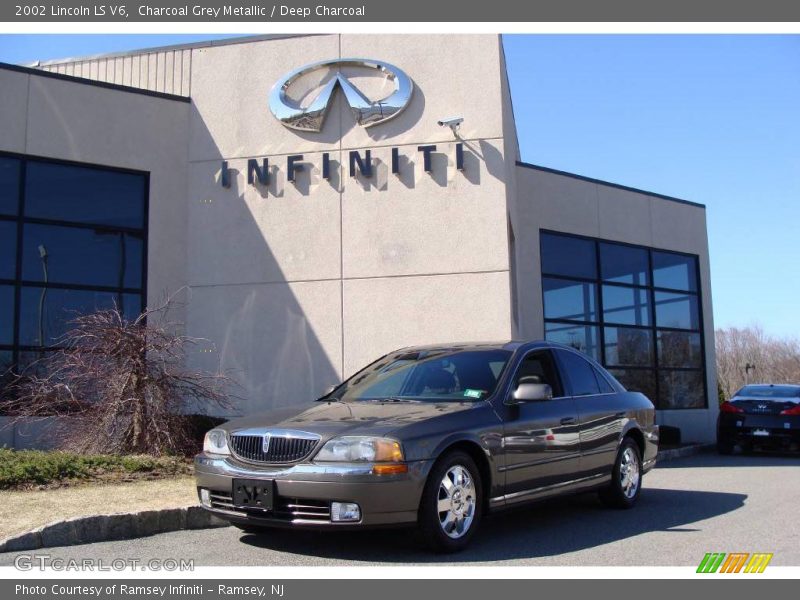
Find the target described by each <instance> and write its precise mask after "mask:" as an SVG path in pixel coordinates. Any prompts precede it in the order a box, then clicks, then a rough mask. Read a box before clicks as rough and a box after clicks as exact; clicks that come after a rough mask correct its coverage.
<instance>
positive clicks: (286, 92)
mask: <svg viewBox="0 0 800 600" xmlns="http://www.w3.org/2000/svg"><path fill="white" fill-rule="evenodd" d="M343 69H350V70H351V71H355V72H358V71H359V70H360V71H366V72H369V73H371V74H375V75H380V76H383V78H384V80H385V82H386V83H387V84H388V86H389V87H390V93H389V94H388V95H386V96H383V97H380V98H375V99H372V98H369V97H367V95H366V94H364V93H363V92H362V91H361V90H360V89H359V88H358V87H357V86H356V85H355V84H353V83H352V82H351V81H350V79H349V78H348V76H347V75H346V74H345V73H343ZM320 72H322V73H324V75H323V79H321V80H320V81H319V85H318V86H316V87H318V88H319V89H314V90H310V93H309V94H307V95H306V98H307V100H308V102H307V103H305V104H301V103H299V102H297V101H296V100H293V99H292V88H293V87H297V86H298V82H301V81H303V79H304V78H312V77H313V76H314V75H318V74H319V73H320ZM337 92H341V94H342V95H343V96H344V98H345V101H346V103H347V105H348V107H349V108H350V114H351V115H352V117H353V120H354V122H355V123H356V125H357V126H360V127H364V128H369V127H375V126H377V125H381V124H382V123H385V122H387V121H389V120H391V119H394V118H395V117H397V116H398V115H400V114H401V113H402V112H403V111H404V110H405V108H406V107H407V106H408V105H409V103H410V102H411V98H412V95H413V92H414V83H413V81H412V80H411V78H410V77H409V76H408V75H406V73H405V72H404V71H403V70H401V69H400V68H398V67H396V66H394V65H392V64H390V63H387V62H385V61H378V60H372V59H366V58H342V59H336V60H326V61H319V62H316V63H311V64H309V65H305V66H303V67H300V68H299V69H296V70H294V71H291V72H289V73H288V74H287V75H285V76H284V77H283V78H281V79H280V80H279V81H278V82H276V83H275V85H274V86H273V87H272V90H271V91H270V94H269V108H270V112H272V114H273V116H274V117H275V118H276V119H277V120H278V121H280V122H281V123H282V124H283V125H285V126H286V127H288V128H289V129H293V130H297V131H302V132H314V133H319V132H320V131H321V130H322V127H323V125H324V123H325V119H326V117H327V116H328V112H329V111H330V108H331V106H332V104H333V99H334V95H335V94H336V93H337ZM449 146H452V147H449ZM345 152H346V158H345V157H344V153H345ZM345 152H343V157H342V162H344V164H343V165H340V164H339V161H337V160H335V159H334V158H332V153H331V152H323V153H322V155H321V158H320V162H319V164H317V165H313V166H314V167H316V168H317V169H318V171H319V173H320V174H321V177H322V179H324V180H327V181H330V180H331V177H332V175H333V173H334V169H336V168H339V167H342V166H343V167H345V169H346V172H347V173H348V175H349V176H350V177H357V176H359V175H360V176H362V177H364V178H367V179H370V178H372V177H373V176H374V174H375V170H376V169H375V167H376V165H378V164H382V163H383V164H388V166H389V169H388V171H389V172H390V173H391V174H393V175H400V174H401V171H402V170H403V169H404V168H405V167H404V166H403V163H404V162H405V163H415V162H416V161H414V160H413V159H412V158H411V157H408V156H404V155H401V151H400V148H399V147H392V148H390V149H389V153H388V157H386V158H384V159H383V160H381V159H380V158H377V157H375V156H373V153H372V150H349V151H345ZM417 152H418V155H419V161H420V162H421V165H422V169H423V171H424V172H426V173H431V172H432V171H433V168H434V167H433V154H434V153H437V152H445V153H447V155H448V162H450V161H451V160H452V162H453V163H454V164H455V168H456V169H457V170H458V171H463V170H464V154H465V149H464V143H463V142H457V143H455V144H451V145H448V148H446V149H445V148H444V147H441V145H440V146H437V145H436V144H425V145H421V146H418V147H417ZM404 159H405V160H404ZM281 160H282V161H285V162H284V163H283V164H284V165H285V176H286V180H287V181H290V182H296V180H297V176H298V174H299V173H301V172H302V171H304V170H306V169H308V168H309V167H310V166H311V165H310V164H309V163H307V162H306V161H305V157H304V155H303V154H290V155H288V156H287V157H286V158H285V159H281ZM272 164H273V165H274V164H275V163H274V162H273V163H272ZM270 166H271V163H270V159H269V158H266V157H265V158H260V159H257V158H250V159H248V160H247V167H246V169H245V170H246V177H247V183H248V184H252V185H259V186H269V185H270V184H271V183H273V181H272V179H273V177H274V175H273V174H272V172H271V169H270ZM409 168H410V167H409ZM231 171H232V169H231V167H230V165H229V162H228V161H226V160H224V161H222V166H221V169H220V176H219V182H220V184H221V185H222V187H226V188H228V187H230V186H231V181H232V174H231Z"/></svg>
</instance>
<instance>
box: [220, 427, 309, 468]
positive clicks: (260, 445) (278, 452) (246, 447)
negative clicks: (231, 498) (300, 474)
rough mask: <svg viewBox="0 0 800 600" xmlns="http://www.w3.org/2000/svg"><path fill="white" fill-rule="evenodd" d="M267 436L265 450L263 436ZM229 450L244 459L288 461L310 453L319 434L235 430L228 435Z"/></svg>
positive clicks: (274, 461)
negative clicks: (235, 431)
mask: <svg viewBox="0 0 800 600" xmlns="http://www.w3.org/2000/svg"><path fill="white" fill-rule="evenodd" d="M266 436H269V444H268V445H267V449H266V451H265V450H264V446H265V437H266ZM230 441H231V450H232V451H233V453H234V454H235V455H236V456H237V457H239V458H242V459H244V460H247V461H251V462H261V463H272V464H276V463H290V462H296V461H298V460H301V459H303V458H305V457H306V456H308V455H309V454H311V451H312V450H314V448H315V447H316V445H317V442H319V436H316V435H314V434H309V433H305V432H300V431H299V432H296V433H295V432H280V433H278V432H269V431H265V432H263V433H261V432H259V433H254V432H250V431H247V432H237V433H235V434H233V435H231V437H230Z"/></svg>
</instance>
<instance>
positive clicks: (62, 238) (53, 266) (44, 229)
mask: <svg viewBox="0 0 800 600" xmlns="http://www.w3.org/2000/svg"><path fill="white" fill-rule="evenodd" d="M142 238H143V236H141V235H131V234H126V233H122V232H119V231H108V230H104V229H98V228H95V229H85V228H82V227H81V228H79V227H58V226H54V225H33V224H27V225H25V234H24V236H23V240H24V244H25V248H24V253H23V268H22V278H23V279H25V280H26V281H42V282H43V281H45V274H46V276H47V281H50V282H51V283H77V284H83V285H97V286H110V287H126V288H138V287H141V285H142V258H143V257H142V252H143V246H144V242H143V239H142ZM42 253H44V254H45V257H44V258H42Z"/></svg>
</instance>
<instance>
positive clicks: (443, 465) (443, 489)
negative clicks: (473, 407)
mask: <svg viewBox="0 0 800 600" xmlns="http://www.w3.org/2000/svg"><path fill="white" fill-rule="evenodd" d="M482 500H483V497H482V482H481V479H480V472H479V471H478V467H477V465H476V464H475V461H473V460H472V458H471V457H470V456H469V455H468V454H466V453H464V452H451V453H449V454H447V455H445V456H444V457H442V458H441V459H440V460H439V461H438V462H437V463H436V464H435V465H434V467H433V469H432V470H431V473H430V475H429V476H428V481H427V483H426V484H425V489H424V491H423V492H422V502H421V503H420V508H419V528H420V532H421V533H422V536H423V538H424V540H425V542H426V543H427V545H428V546H429V547H430V548H431V549H432V550H434V551H436V552H458V551H459V550H463V549H464V548H465V547H466V546H467V544H469V542H470V540H471V539H472V536H474V535H475V531H476V530H477V529H478V525H479V524H480V521H481V506H482V504H481V502H482Z"/></svg>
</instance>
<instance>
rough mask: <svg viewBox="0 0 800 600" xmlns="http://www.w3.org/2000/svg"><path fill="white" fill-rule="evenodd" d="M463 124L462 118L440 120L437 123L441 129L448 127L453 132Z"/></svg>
mask: <svg viewBox="0 0 800 600" xmlns="http://www.w3.org/2000/svg"><path fill="white" fill-rule="evenodd" d="M463 122H464V117H447V118H446V119H441V120H440V121H439V125H441V126H442V127H449V128H450V129H452V130H453V131H455V130H456V129H458V126H459V125H461V124H462V123H463Z"/></svg>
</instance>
